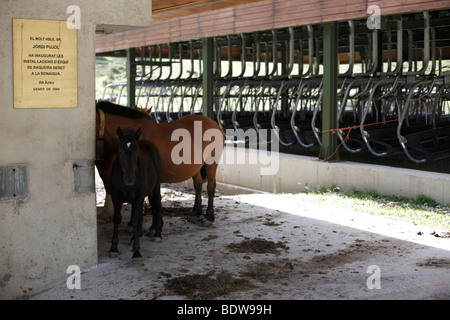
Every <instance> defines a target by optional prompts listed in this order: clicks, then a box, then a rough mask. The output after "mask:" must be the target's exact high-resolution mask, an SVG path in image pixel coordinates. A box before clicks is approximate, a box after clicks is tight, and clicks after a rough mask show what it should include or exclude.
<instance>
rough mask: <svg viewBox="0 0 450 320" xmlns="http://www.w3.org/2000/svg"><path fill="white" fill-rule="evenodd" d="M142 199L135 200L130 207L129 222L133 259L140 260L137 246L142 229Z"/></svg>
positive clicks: (138, 245) (138, 246) (140, 256)
mask: <svg viewBox="0 0 450 320" xmlns="http://www.w3.org/2000/svg"><path fill="white" fill-rule="evenodd" d="M143 202H144V199H140V200H137V201H136V202H135V203H133V205H132V213H131V221H132V225H133V238H132V240H133V259H136V258H142V255H141V253H140V252H139V250H140V244H139V236H140V233H141V228H142V207H143Z"/></svg>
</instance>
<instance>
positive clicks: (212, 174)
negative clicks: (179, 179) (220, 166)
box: [205, 163, 217, 223]
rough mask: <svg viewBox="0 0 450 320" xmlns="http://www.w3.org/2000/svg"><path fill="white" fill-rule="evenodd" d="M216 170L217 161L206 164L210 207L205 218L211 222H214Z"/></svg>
mask: <svg viewBox="0 0 450 320" xmlns="http://www.w3.org/2000/svg"><path fill="white" fill-rule="evenodd" d="M216 171H217V163H213V164H209V165H206V178H207V179H208V183H207V185H206V189H207V192H208V207H207V209H206V215H205V218H206V220H208V221H209V222H210V223H213V222H214V219H215V217H214V194H215V192H216Z"/></svg>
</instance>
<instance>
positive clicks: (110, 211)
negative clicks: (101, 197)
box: [103, 193, 114, 222]
mask: <svg viewBox="0 0 450 320" xmlns="http://www.w3.org/2000/svg"><path fill="white" fill-rule="evenodd" d="M113 216H114V206H113V203H112V200H111V194H110V193H106V197H105V206H104V207H103V220H105V221H107V222H109V221H111V220H112V219H113Z"/></svg>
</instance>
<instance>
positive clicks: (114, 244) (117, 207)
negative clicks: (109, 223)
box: [109, 201, 122, 258]
mask: <svg viewBox="0 0 450 320" xmlns="http://www.w3.org/2000/svg"><path fill="white" fill-rule="evenodd" d="M121 209H122V203H121V202H119V201H116V202H115V204H114V216H113V222H114V231H113V236H112V240H111V249H109V256H110V257H111V258H115V257H117V255H118V254H119V250H118V243H119V225H120V223H121V222H122V215H121V213H120V211H121Z"/></svg>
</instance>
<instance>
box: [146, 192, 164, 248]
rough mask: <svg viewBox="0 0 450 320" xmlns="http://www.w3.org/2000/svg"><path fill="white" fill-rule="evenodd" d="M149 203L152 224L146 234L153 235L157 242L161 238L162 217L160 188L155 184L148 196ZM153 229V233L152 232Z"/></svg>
mask: <svg viewBox="0 0 450 320" xmlns="http://www.w3.org/2000/svg"><path fill="white" fill-rule="evenodd" d="M149 200H150V204H151V206H152V220H153V221H152V225H151V227H150V229H149V230H148V236H153V237H154V239H155V241H157V242H159V241H161V239H162V235H161V233H162V226H163V224H164V223H163V218H162V215H161V207H162V206H161V189H160V186H159V185H157V186H156V187H155V189H154V190H153V192H152V196H151V197H149ZM152 231H154V233H153V232H152Z"/></svg>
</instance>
